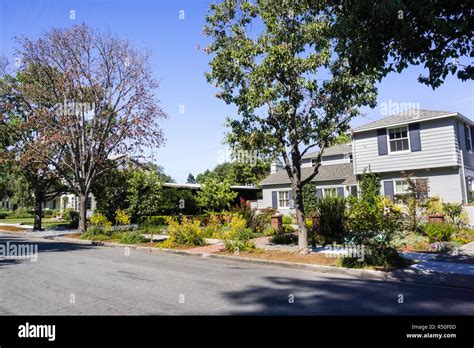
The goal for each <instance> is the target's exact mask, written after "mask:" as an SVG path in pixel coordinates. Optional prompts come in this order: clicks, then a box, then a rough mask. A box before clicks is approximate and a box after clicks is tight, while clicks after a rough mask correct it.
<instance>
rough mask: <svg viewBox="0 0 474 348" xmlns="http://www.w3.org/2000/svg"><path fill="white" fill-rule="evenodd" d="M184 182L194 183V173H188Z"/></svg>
mask: <svg viewBox="0 0 474 348" xmlns="http://www.w3.org/2000/svg"><path fill="white" fill-rule="evenodd" d="M186 183H187V184H195V183H196V179H195V178H194V175H192V174H191V173H189V174H188V179H187V180H186Z"/></svg>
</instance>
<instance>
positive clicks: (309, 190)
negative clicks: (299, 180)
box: [302, 183, 318, 216]
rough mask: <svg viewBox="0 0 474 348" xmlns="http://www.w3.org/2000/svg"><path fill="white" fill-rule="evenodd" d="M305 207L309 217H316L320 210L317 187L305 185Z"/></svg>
mask: <svg viewBox="0 0 474 348" xmlns="http://www.w3.org/2000/svg"><path fill="white" fill-rule="evenodd" d="M302 191H303V206H304V209H305V213H306V215H307V216H311V215H314V214H315V213H316V211H317V209H318V197H317V196H316V185H314V184H311V183H310V184H306V185H303V190H302Z"/></svg>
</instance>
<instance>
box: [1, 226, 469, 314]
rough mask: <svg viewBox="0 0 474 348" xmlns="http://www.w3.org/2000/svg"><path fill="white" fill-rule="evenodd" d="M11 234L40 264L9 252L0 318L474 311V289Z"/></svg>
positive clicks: (3, 267)
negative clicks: (11, 256) (36, 251)
mask: <svg viewBox="0 0 474 348" xmlns="http://www.w3.org/2000/svg"><path fill="white" fill-rule="evenodd" d="M7 241H10V243H21V244H24V243H33V244H37V245H38V249H39V254H38V259H37V261H36V262H32V261H31V260H29V259H15V260H9V259H2V258H0V315H77V314H89V315H90V314H98V315H122V314H124V315H127V314H135V315H136V314H141V315H168V314H169V315H185V314H186V315H188V314H193V315H201V314H211V315H212V314H224V315H232V314H251V315H262V314H270V315H302V314H304V315H306V314H308V315H340V314H349V315H351V314H371V315H390V314H420V315H425V314H426V315H437V314H438V315H441V314H466V315H467V314H469V315H472V314H473V313H474V301H473V299H474V290H472V289H471V290H470V289H463V288H454V287H445V286H437V285H424V284H413V283H400V282H385V281H376V280H362V279H357V278H351V277H348V276H330V275H327V274H322V273H316V272H313V271H306V270H293V269H285V268H281V267H276V266H269V265H258V264H249V263H240V262H233V261H229V260H219V259H209V258H200V257H194V256H185V255H174V254H158V253H153V254H152V253H146V252H143V251H135V250H133V249H132V250H130V255H128V256H127V255H126V253H125V250H124V249H121V248H107V247H93V246H86V245H79V244H72V243H61V242H55V241H46V240H37V239H30V240H27V239H24V238H19V237H12V235H6V234H1V233H0V244H5V243H6V242H7ZM400 295H403V303H399V300H400V299H401V297H400ZM291 299H294V301H291ZM291 302H293V303H291Z"/></svg>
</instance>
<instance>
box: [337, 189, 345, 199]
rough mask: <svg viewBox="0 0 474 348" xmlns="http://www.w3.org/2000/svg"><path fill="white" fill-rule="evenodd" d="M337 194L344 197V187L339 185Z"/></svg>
mask: <svg viewBox="0 0 474 348" xmlns="http://www.w3.org/2000/svg"><path fill="white" fill-rule="evenodd" d="M337 196H338V197H344V187H338V188H337Z"/></svg>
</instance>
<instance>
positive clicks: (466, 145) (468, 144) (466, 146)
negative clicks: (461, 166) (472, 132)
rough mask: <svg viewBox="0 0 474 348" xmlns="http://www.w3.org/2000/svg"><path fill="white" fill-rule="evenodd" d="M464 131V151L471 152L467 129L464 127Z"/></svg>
mask: <svg viewBox="0 0 474 348" xmlns="http://www.w3.org/2000/svg"><path fill="white" fill-rule="evenodd" d="M463 128H464V129H463V130H464V150H466V151H469V150H471V142H470V141H469V129H470V128H469V127H468V126H465V127H463Z"/></svg>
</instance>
